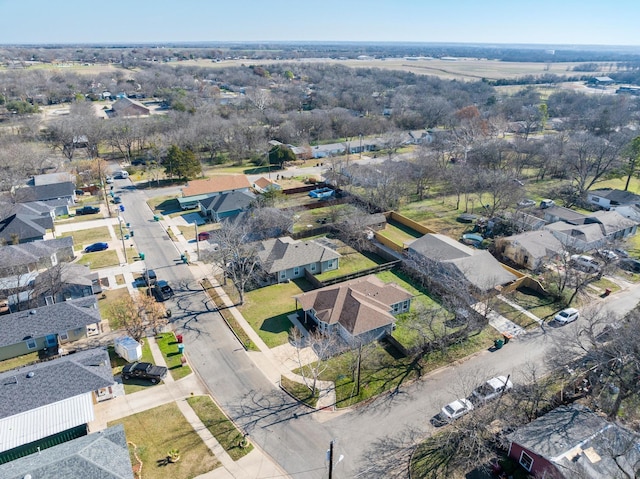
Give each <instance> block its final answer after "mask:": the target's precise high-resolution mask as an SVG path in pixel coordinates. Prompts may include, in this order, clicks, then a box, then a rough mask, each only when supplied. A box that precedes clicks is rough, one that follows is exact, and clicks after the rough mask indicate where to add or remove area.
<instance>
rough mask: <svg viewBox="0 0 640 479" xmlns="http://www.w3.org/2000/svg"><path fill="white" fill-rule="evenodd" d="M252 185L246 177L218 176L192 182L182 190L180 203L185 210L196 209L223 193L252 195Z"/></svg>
mask: <svg viewBox="0 0 640 479" xmlns="http://www.w3.org/2000/svg"><path fill="white" fill-rule="evenodd" d="M250 190H251V183H249V180H248V179H247V177H246V176H245V175H216V176H213V177H211V178H207V179H204V180H192V181H190V182H189V183H187V186H185V187H184V188H182V197H181V198H178V203H179V204H180V207H181V208H182V209H183V210H188V209H192V208H196V207H197V206H198V202H199V201H201V200H205V199H207V198H210V197H212V196H216V195H221V194H223V193H233V192H241V193H250Z"/></svg>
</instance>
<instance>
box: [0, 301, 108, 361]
mask: <svg viewBox="0 0 640 479" xmlns="http://www.w3.org/2000/svg"><path fill="white" fill-rule="evenodd" d="M100 322H101V318H100V311H99V310H98V305H97V301H96V298H95V297H94V296H91V297H86V298H80V299H76V300H72V301H63V302H61V303H54V304H51V305H47V306H42V307H40V308H33V309H29V310H27V311H18V312H16V313H11V314H7V315H5V316H3V317H2V321H0V361H2V360H5V359H10V358H15V357H18V356H22V355H23V354H27V353H32V352H35V351H43V350H46V352H51V351H53V352H54V354H55V353H56V352H58V346H59V345H64V344H67V343H70V342H72V341H77V340H78V339H82V338H85V337H87V336H91V335H95V334H100V332H101V325H100Z"/></svg>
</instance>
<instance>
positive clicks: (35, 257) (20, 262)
mask: <svg viewBox="0 0 640 479" xmlns="http://www.w3.org/2000/svg"><path fill="white" fill-rule="evenodd" d="M74 258H75V255H74V252H73V238H72V237H71V236H65V237H62V238H56V239H51V240H42V241H33V242H31V243H23V244H16V245H7V246H2V247H0V278H6V277H9V276H14V275H16V274H24V273H30V272H35V271H41V270H44V269H47V268H50V267H52V266H55V265H57V264H58V263H63V262H70V261H73V259H74Z"/></svg>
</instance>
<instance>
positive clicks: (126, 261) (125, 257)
mask: <svg viewBox="0 0 640 479" xmlns="http://www.w3.org/2000/svg"><path fill="white" fill-rule="evenodd" d="M122 221H123V218H122V217H121V216H120V210H118V225H119V226H120V238H121V239H122V252H123V253H124V262H125V263H128V262H129V260H128V259H127V246H126V245H125V244H124V233H123V232H122Z"/></svg>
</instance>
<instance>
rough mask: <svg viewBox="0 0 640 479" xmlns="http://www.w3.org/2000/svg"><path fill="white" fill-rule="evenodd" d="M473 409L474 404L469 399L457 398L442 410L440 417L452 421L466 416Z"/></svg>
mask: <svg viewBox="0 0 640 479" xmlns="http://www.w3.org/2000/svg"><path fill="white" fill-rule="evenodd" d="M472 410H473V404H471V401H469V400H468V399H456V400H455V401H453V402H450V403H449V404H447V405H446V406H445V407H443V408H442V410H441V411H440V419H442V420H443V421H445V422H450V421H454V420H456V419H458V418H459V417H462V416H464V415H465V414H467V413H468V412H469V411H472Z"/></svg>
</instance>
